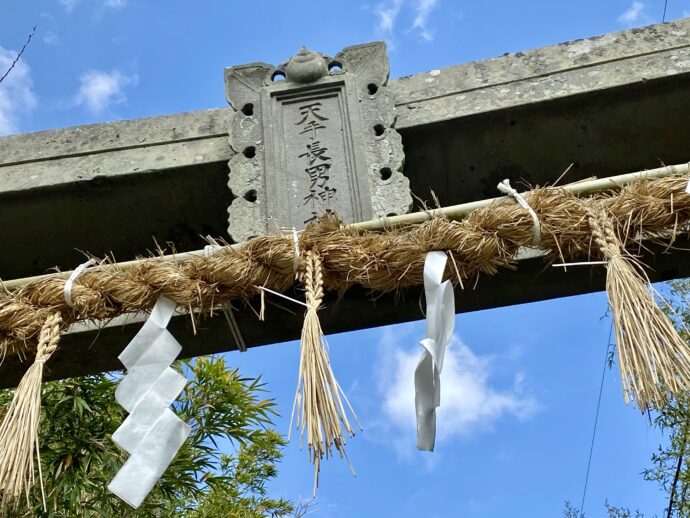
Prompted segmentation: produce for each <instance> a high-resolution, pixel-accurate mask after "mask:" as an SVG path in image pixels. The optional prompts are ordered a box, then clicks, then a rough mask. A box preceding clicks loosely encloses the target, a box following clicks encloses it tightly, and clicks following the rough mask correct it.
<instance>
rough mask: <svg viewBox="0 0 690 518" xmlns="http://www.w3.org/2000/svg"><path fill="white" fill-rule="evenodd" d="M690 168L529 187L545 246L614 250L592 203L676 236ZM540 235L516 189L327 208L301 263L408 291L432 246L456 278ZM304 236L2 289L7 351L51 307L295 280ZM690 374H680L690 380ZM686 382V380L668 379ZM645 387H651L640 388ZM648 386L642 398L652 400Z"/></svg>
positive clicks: (2, 337) (277, 287)
mask: <svg viewBox="0 0 690 518" xmlns="http://www.w3.org/2000/svg"><path fill="white" fill-rule="evenodd" d="M687 178H688V177H687V175H682V176H669V177H663V178H657V179H653V180H644V179H642V180H641V181H636V182H635V183H631V184H628V185H625V186H623V187H622V188H621V190H620V191H619V192H615V193H608V194H607V193H604V194H601V193H600V194H593V195H591V196H588V197H585V198H578V197H577V196H575V195H574V194H572V193H571V192H569V190H567V189H565V188H554V187H547V188H536V189H533V190H531V191H529V192H528V193H524V194H523V196H524V198H525V200H526V202H527V203H528V204H529V206H530V207H531V208H532V209H533V210H534V212H535V213H536V214H537V216H538V218H539V221H540V224H541V234H542V238H541V246H542V247H543V248H544V249H546V250H548V252H549V259H550V260H563V261H565V260H576V259H577V258H589V257H590V255H591V254H595V255H599V254H600V253H602V251H601V250H600V247H599V246H598V245H597V244H596V243H594V242H593V237H592V231H593V229H592V224H591V218H590V217H589V216H588V214H589V213H590V211H594V213H596V214H598V213H600V212H601V211H603V212H604V213H605V214H607V215H608V217H609V219H610V221H611V225H613V228H614V231H615V234H616V235H617V236H618V238H619V240H620V242H621V245H622V246H626V247H641V246H642V245H641V244H640V239H641V238H643V239H648V240H652V241H657V242H663V243H668V244H669V245H670V244H672V243H673V241H674V239H675V238H676V236H677V235H678V234H679V233H681V232H685V230H686V225H687V224H688V223H690V195H688V194H687V193H686V192H685V188H686V186H687V182H688V179H687ZM532 239H533V221H532V217H531V215H530V213H529V211H527V210H526V209H524V208H522V207H520V206H518V205H516V204H515V202H514V201H513V200H512V199H507V200H503V201H497V202H496V203H493V204H491V205H490V206H488V207H485V208H482V209H479V210H475V211H473V212H471V213H470V214H469V215H467V216H466V217H465V218H464V219H462V220H460V221H451V220H449V219H447V218H443V217H437V218H432V219H429V220H427V221H424V222H422V223H419V224H416V225H412V226H407V227H402V228H395V229H390V230H384V231H380V232H361V231H359V230H357V229H354V228H349V227H342V226H341V225H340V224H339V222H338V221H337V219H335V218H334V217H326V218H324V219H323V220H321V221H320V222H319V223H318V224H316V225H312V226H310V227H308V228H307V229H305V230H304V232H302V233H301V234H300V235H299V246H298V250H299V254H300V257H301V260H300V261H299V274H300V275H301V276H302V277H303V276H304V273H305V269H306V267H305V261H304V258H305V257H306V255H307V254H308V253H309V252H314V253H316V254H317V255H318V257H319V258H320V259H321V260H322V262H323V264H322V275H323V279H322V280H323V289H324V290H337V291H339V292H343V291H345V290H347V288H348V287H350V286H353V285H361V286H364V287H365V288H369V289H371V290H372V291H374V292H398V291H400V290H402V289H404V288H405V287H408V286H414V285H421V284H422V282H423V267H424V257H425V255H426V253H427V252H429V251H431V250H442V251H447V252H448V254H449V256H450V258H451V260H452V263H453V265H454V267H453V268H452V269H451V272H452V273H448V274H447V275H448V276H449V277H451V279H452V281H453V283H454V284H456V285H463V282H464V281H467V280H472V281H473V280H475V279H476V278H477V277H478V276H480V275H482V274H486V275H493V274H495V273H496V272H497V271H499V270H500V269H502V268H508V269H511V268H515V264H516V259H515V254H516V252H517V250H518V249H519V248H520V247H521V246H529V245H530V244H531V243H532ZM295 249H296V247H295V244H294V240H293V236H262V237H258V238H255V239H252V240H250V241H249V242H247V243H245V244H244V245H243V246H241V247H239V248H237V249H235V248H231V247H223V248H221V249H219V250H218V251H216V252H215V253H214V254H213V255H211V256H210V257H203V256H199V257H194V258H192V259H190V260H188V261H184V262H180V263H173V262H168V261H163V260H161V259H159V258H149V259H145V260H142V261H140V262H138V263H137V264H136V265H133V266H132V267H131V268H128V269H127V270H123V269H120V268H119V267H118V265H117V264H101V265H98V266H95V267H93V268H90V269H88V270H86V271H84V272H83V273H82V274H81V275H80V276H79V278H78V279H77V280H76V281H75V283H74V286H73V288H72V299H73V303H74V309H71V308H69V307H68V306H67V304H66V303H65V300H64V296H63V289H64V284H65V280H66V279H65V277H64V275H63V274H55V275H52V276H49V277H44V278H41V279H38V280H35V281H33V282H30V283H28V284H26V285H24V286H23V287H21V288H19V289H17V290H15V291H13V292H11V293H7V294H5V295H3V296H0V357H1V356H2V355H3V354H25V353H26V352H27V351H30V350H31V349H32V348H33V345H32V344H34V343H35V342H36V339H37V337H38V333H39V331H40V329H41V326H42V323H43V322H44V321H45V320H46V318H47V317H48V315H50V314H52V313H55V312H57V313H60V315H61V316H62V318H63V324H62V326H63V328H64V327H65V326H68V325H69V324H71V323H73V322H75V321H78V320H89V319H93V320H104V319H110V318H112V317H115V316H117V315H120V314H123V313H129V312H136V311H142V310H144V311H146V310H149V309H150V308H151V307H152V306H153V304H154V302H155V300H156V299H157V297H158V296H159V295H165V296H166V297H169V298H170V299H172V300H174V301H175V302H177V303H178V304H179V305H180V306H182V307H185V308H189V309H190V310H196V311H198V312H199V313H200V314H201V315H208V314H211V313H212V312H213V309H214V307H217V306H221V305H224V304H228V303H230V302H231V301H233V300H238V299H245V300H248V299H250V298H251V297H253V296H254V295H255V294H257V293H258V289H257V288H256V286H263V287H266V288H269V289H272V290H274V291H277V292H284V291H286V290H287V289H288V288H291V287H292V286H293V283H294V266H295ZM688 381H690V380H688V379H686V378H682V379H681V380H679V381H678V382H677V383H680V384H682V385H683V386H686V387H687V386H689V385H690V383H688ZM666 388H667V389H668V390H672V391H673V390H676V388H674V384H670V385H669V386H667V387H666ZM637 395H638V396H640V394H637ZM646 399H647V396H643V399H642V401H646Z"/></svg>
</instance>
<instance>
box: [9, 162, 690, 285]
mask: <svg viewBox="0 0 690 518" xmlns="http://www.w3.org/2000/svg"><path fill="white" fill-rule="evenodd" d="M688 173H690V163H687V164H677V165H669V166H664V167H658V168H656V169H647V170H645V171H638V172H634V173H627V174H622V175H618V176H611V177H608V178H594V179H591V180H582V181H579V182H575V183H571V184H567V185H564V186H563V189H565V190H566V191H569V192H571V193H573V194H575V195H576V196H582V195H586V194H591V193H595V192H602V191H612V190H617V189H620V188H621V187H622V186H624V185H627V184H630V183H633V182H636V181H639V180H646V179H650V180H651V179H655V178H663V177H665V176H672V175H681V174H688ZM505 199H506V197H505V196H499V197H497V198H490V199H486V200H479V201H472V202H469V203H463V204H460V205H451V206H449V207H442V208H439V209H433V210H428V211H421V212H413V213H411V214H402V215H400V216H392V217H386V218H378V219H372V220H369V221H363V222H360V223H352V224H351V225H348V227H350V228H354V229H356V230H361V231H376V230H384V229H386V228H393V227H401V226H405V225H413V224H417V223H422V222H424V221H427V220H429V219H432V218H435V217H438V216H444V217H447V218H449V219H460V218H462V217H463V216H466V215H467V214H469V213H470V212H473V211H475V210H478V209H483V208H485V207H488V206H489V205H491V204H492V203H495V202H497V201H501V200H505ZM240 246H242V245H241V244H235V245H232V247H233V248H239V247H240ZM203 256H204V251H203V250H194V251H192V252H183V253H179V254H170V255H163V256H161V258H160V259H161V260H163V261H171V262H183V261H188V260H190V259H195V258H197V257H203ZM140 262H141V260H139V259H135V260H132V261H125V262H121V263H118V268H121V269H123V270H128V269H130V268H132V267H134V266H136V265H138V264H139V263H140ZM71 273H72V272H71V271H66V272H64V274H65V276H66V277H67V276H69V275H70V274H71ZM52 275H55V274H44V275H36V276H33V277H23V278H20V279H11V280H7V281H0V282H2V287H3V288H4V289H6V290H8V291H13V290H16V289H18V288H21V287H22V286H24V285H26V284H29V283H30V282H33V281H36V280H39V279H43V278H46V277H50V276H52Z"/></svg>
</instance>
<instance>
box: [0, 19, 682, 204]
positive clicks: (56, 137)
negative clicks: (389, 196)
mask: <svg viewBox="0 0 690 518" xmlns="http://www.w3.org/2000/svg"><path fill="white" fill-rule="evenodd" d="M689 75H690V19H683V20H679V21H676V22H671V23H666V24H661V25H651V26H649V27H644V28H641V29H632V30H629V31H623V32H618V33H612V34H606V35H603V36H597V37H593V38H588V39H584V40H576V41H572V42H567V43H562V44H559V45H554V46H550V47H545V48H542V49H536V50H531V51H527V52H518V53H514V54H506V55H504V56H501V57H497V58H492V59H488V60H484V61H478V62H473V63H467V64H463V65H458V66H453V67H448V68H445V69H442V70H434V71H431V72H426V73H421V74H416V75H413V76H408V77H403V78H400V79H392V80H391V81H390V82H389V88H390V90H391V91H392V92H393V93H394V94H395V98H396V107H397V112H398V118H397V123H396V127H397V128H398V129H399V130H403V131H404V130H411V129H416V128H419V127H423V126H426V125H438V124H440V123H443V122H445V121H449V120H453V119H458V118H465V117H469V116H472V115H478V114H482V113H489V112H497V111H499V110H508V109H511V108H517V107H520V106H525V105H530V104H535V103H542V102H550V103H551V102H554V101H557V100H559V99H563V98H566V97H572V96H577V95H585V94H593V93H596V92H598V91H610V90H612V89H617V88H621V87H625V86H633V85H639V84H645V83H647V82H650V81H655V80H664V79H670V78H671V77H672V76H679V78H680V77H685V78H687V76H689ZM228 116H229V109H227V108H220V109H213V110H203V111H197V112H187V113H181V114H176V115H168V116H162V117H151V118H145V119H136V120H129V121H120V122H111V123H104V124H94V125H89V126H78V127H73V128H66V129H58V130H50V131H42V132H37V133H30V134H23V135H14V136H9V137H4V138H0V174H1V175H2V177H1V178H2V180H1V181H0V194H6V193H13V192H23V191H25V190H27V189H33V188H41V187H49V186H63V185H64V184H65V183H68V182H82V181H89V180H92V179H94V178H99V177H104V176H118V175H127V174H135V173H137V174H138V173H155V172H158V171H164V170H168V169H171V168H179V167H186V166H199V165H203V164H209V163H217V162H222V161H226V160H228V159H229V157H230V156H231V151H230V149H229V147H228V145H227V118H228ZM20 166H21V167H20ZM410 173H414V172H413V171H408V174H410Z"/></svg>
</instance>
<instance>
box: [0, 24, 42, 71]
mask: <svg viewBox="0 0 690 518" xmlns="http://www.w3.org/2000/svg"><path fill="white" fill-rule="evenodd" d="M34 34H36V26H35V25H34V28H33V29H31V34H29V37H28V38H27V39H26V43H24V46H23V47H22V50H20V51H19V54H17V57H16V58H14V61H13V62H12V64H11V65H10V68H8V69H7V72H5V73H4V74H3V76H2V77H0V83H2V82H3V81H4V80H5V78H6V77H7V76H8V75H10V72H12V69H13V68H14V66H15V65H16V64H17V62H18V61H19V58H21V57H22V54H24V51H25V50H26V47H27V46H28V45H29V42H31V38H33V37H34Z"/></svg>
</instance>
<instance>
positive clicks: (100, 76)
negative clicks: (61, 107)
mask: <svg viewBox="0 0 690 518" xmlns="http://www.w3.org/2000/svg"><path fill="white" fill-rule="evenodd" d="M79 80H80V81H81V85H80V86H79V92H77V94H76V95H75V96H74V104H75V105H76V106H84V107H86V108H87V109H88V110H89V111H90V112H91V113H93V114H96V115H98V114H101V113H104V112H105V111H107V110H109V109H110V107H111V106H113V105H116V104H122V103H124V102H126V101H127V96H126V95H125V88H126V87H128V86H134V85H136V84H137V82H138V77H137V76H136V75H131V76H127V75H124V74H123V73H122V72H120V71H119V70H111V71H110V72H104V71H101V70H89V71H88V72H85V73H84V74H82V75H81V77H80V78H79Z"/></svg>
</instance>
